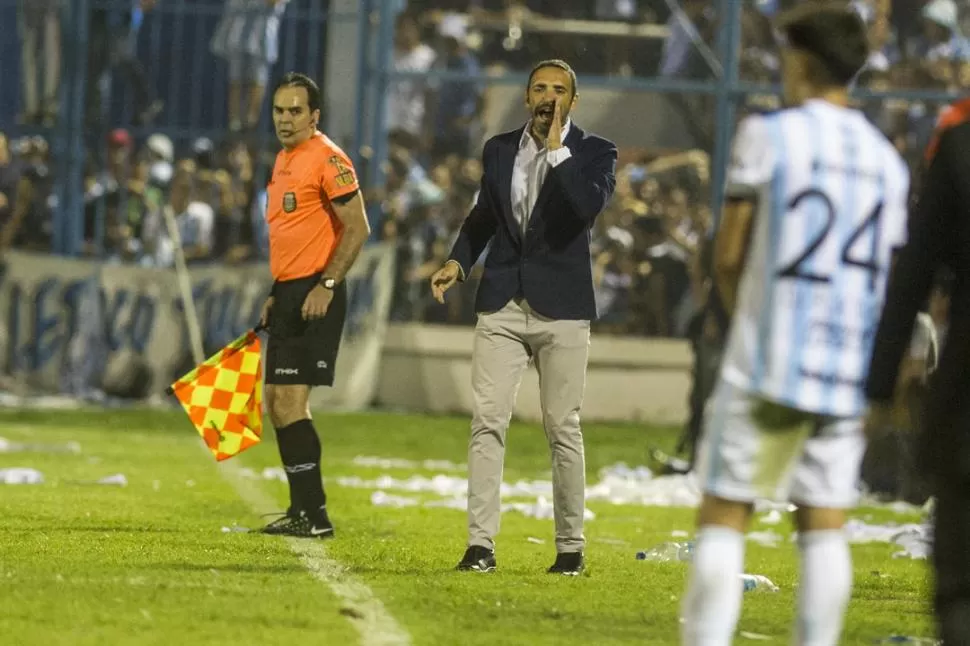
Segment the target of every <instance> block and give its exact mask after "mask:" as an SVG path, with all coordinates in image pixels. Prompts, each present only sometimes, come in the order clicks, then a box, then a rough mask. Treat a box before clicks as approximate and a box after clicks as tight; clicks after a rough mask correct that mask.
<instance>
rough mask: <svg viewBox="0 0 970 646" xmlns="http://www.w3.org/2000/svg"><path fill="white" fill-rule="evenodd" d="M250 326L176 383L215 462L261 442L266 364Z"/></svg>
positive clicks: (175, 391) (177, 393) (174, 388)
mask: <svg viewBox="0 0 970 646" xmlns="http://www.w3.org/2000/svg"><path fill="white" fill-rule="evenodd" d="M259 351H260V342H259V337H258V336H256V331H255V330H250V331H249V332H247V333H246V334H244V335H242V336H241V337H239V338H238V339H236V340H235V341H233V342H232V343H230V344H229V345H227V346H226V347H224V348H223V349H222V350H220V351H219V352H217V353H216V354H214V355H212V356H211V357H209V358H208V359H206V360H205V361H204V362H203V363H202V364H200V365H199V366H197V367H196V368H195V369H193V370H192V371H191V372H189V373H188V374H186V375H185V376H184V377H182V378H181V379H179V380H178V381H176V382H175V383H174V384H172V385H171V386H170V387H169V389H168V391H169V392H170V393H172V394H173V395H175V396H176V397H177V398H178V400H179V403H180V404H182V408H184V409H185V412H186V414H188V416H189V419H190V420H191V421H192V425H193V426H195V428H196V430H197V431H199V435H201V436H202V439H203V441H205V444H206V446H208V447H209V450H210V451H212V454H213V455H214V456H215V457H216V460H220V461H221V460H226V459H229V458H231V457H232V456H234V455H237V454H239V453H242V452H243V451H245V450H246V449H248V448H249V447H251V446H254V445H256V444H259V442H260V440H261V439H262V435H263V364H262V362H261V361H260V352H259Z"/></svg>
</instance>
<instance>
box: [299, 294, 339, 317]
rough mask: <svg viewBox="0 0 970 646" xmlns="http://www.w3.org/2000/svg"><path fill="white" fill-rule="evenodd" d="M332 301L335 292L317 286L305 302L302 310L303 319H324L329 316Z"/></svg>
mask: <svg viewBox="0 0 970 646" xmlns="http://www.w3.org/2000/svg"><path fill="white" fill-rule="evenodd" d="M331 301H333V290H332V289H327V288H326V287H324V286H323V285H317V286H316V287H314V288H313V289H311V290H310V293H309V294H307V296H306V300H304V301H303V309H302V310H300V312H301V313H302V314H303V319H304V320H306V321H310V320H312V319H322V318H323V317H324V316H326V315H327V310H329V309H330V302H331Z"/></svg>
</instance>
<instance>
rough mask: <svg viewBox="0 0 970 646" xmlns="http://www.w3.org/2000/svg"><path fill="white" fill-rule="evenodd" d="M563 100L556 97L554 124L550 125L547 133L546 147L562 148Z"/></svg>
mask: <svg viewBox="0 0 970 646" xmlns="http://www.w3.org/2000/svg"><path fill="white" fill-rule="evenodd" d="M561 103H562V101H560V100H559V99H556V103H555V107H553V109H552V124H551V125H550V126H549V134H548V135H546V149H547V150H559V149H560V148H562V108H561V107H559V106H560V104H561Z"/></svg>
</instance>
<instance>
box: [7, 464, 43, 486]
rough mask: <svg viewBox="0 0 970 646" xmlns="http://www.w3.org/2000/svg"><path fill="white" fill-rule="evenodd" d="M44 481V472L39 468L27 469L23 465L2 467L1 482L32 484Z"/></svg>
mask: <svg viewBox="0 0 970 646" xmlns="http://www.w3.org/2000/svg"><path fill="white" fill-rule="evenodd" d="M43 482H44V474H43V473H41V472H40V471H38V470H37V469H26V468H22V467H13V468H10V469H0V484H8V485H32V484H42V483H43Z"/></svg>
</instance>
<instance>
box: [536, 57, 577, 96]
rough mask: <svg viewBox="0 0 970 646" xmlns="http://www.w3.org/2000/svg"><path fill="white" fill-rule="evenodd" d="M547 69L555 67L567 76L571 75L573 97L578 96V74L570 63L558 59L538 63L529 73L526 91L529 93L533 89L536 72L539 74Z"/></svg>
mask: <svg viewBox="0 0 970 646" xmlns="http://www.w3.org/2000/svg"><path fill="white" fill-rule="evenodd" d="M547 67H555V68H558V69H561V70H562V71H564V72H565V73H566V74H569V80H570V81H572V83H573V88H572V96H576V90H577V84H576V72H575V71H573V68H572V67H570V66H569V63H567V62H566V61H563V60H560V59H558V58H550V59H548V60H545V61H539V62H538V63H536V66H535V67H533V68H532V71H531V72H529V82H528V83H526V85H525V89H526V91H528V89H529V88H530V87H532V79H533V78H534V77H535V75H536V72H538V71H539V70H541V69H545V68H547Z"/></svg>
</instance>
